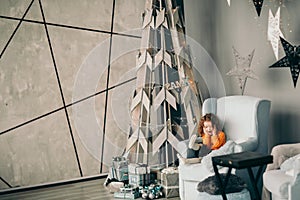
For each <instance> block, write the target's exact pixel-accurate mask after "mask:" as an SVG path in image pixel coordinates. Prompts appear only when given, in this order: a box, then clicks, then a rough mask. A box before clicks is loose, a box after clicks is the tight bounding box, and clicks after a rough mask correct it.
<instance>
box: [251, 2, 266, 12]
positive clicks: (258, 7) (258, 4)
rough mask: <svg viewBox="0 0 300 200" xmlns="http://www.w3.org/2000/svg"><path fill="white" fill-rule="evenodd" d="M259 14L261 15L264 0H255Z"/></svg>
mask: <svg viewBox="0 0 300 200" xmlns="http://www.w3.org/2000/svg"><path fill="white" fill-rule="evenodd" d="M253 3H254V6H255V9H256V12H257V15H258V16H260V12H261V8H262V6H263V3H264V0H253Z"/></svg>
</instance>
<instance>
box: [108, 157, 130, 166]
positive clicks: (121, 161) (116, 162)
mask: <svg viewBox="0 0 300 200" xmlns="http://www.w3.org/2000/svg"><path fill="white" fill-rule="evenodd" d="M112 167H114V168H116V169H118V168H124V167H128V159H127V158H125V157H122V156H117V157H113V158H112Z"/></svg>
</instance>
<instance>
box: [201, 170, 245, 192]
mask: <svg viewBox="0 0 300 200" xmlns="http://www.w3.org/2000/svg"><path fill="white" fill-rule="evenodd" d="M220 177H221V180H222V183H223V182H224V180H225V177H226V174H220ZM246 187H247V186H246V183H245V182H244V181H243V180H242V179H241V178H240V177H238V176H236V175H234V174H231V175H230V176H229V179H228V183H227V186H226V188H225V193H226V194H228V193H235V192H240V191H242V190H243V189H245V188H246ZM197 190H198V191H199V192H206V193H208V194H211V195H220V194H221V190H220V187H219V183H218V180H217V177H216V176H210V177H208V178H206V179H205V180H204V181H202V182H200V183H199V184H198V187H197Z"/></svg>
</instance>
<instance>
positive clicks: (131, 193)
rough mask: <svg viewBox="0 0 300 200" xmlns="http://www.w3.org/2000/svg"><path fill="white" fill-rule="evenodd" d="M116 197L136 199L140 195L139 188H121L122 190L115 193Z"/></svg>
mask: <svg viewBox="0 0 300 200" xmlns="http://www.w3.org/2000/svg"><path fill="white" fill-rule="evenodd" d="M114 197H115V198H122V199H136V198H139V197H140V192H139V188H132V187H123V188H120V192H115V193H114Z"/></svg>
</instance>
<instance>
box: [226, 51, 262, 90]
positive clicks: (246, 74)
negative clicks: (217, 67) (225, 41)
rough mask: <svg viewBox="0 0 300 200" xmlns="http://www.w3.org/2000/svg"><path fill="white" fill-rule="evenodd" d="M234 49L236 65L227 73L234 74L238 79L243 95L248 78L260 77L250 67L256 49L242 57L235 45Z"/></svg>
mask: <svg viewBox="0 0 300 200" xmlns="http://www.w3.org/2000/svg"><path fill="white" fill-rule="evenodd" d="M232 49H233V55H234V58H235V64H236V66H235V67H234V68H233V69H232V70H230V71H229V72H227V74H226V75H228V76H233V77H235V78H236V79H237V81H238V84H239V88H240V90H241V94H242V95H243V94H244V90H245V86H246V82H247V78H252V79H258V77H257V76H256V75H255V74H254V72H253V70H252V69H251V68H250V67H251V62H252V58H253V55H254V50H253V51H252V52H251V53H250V54H249V55H248V56H247V57H242V56H240V54H239V52H238V51H237V50H236V49H235V48H234V47H232Z"/></svg>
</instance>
